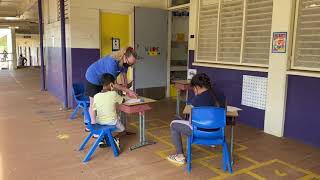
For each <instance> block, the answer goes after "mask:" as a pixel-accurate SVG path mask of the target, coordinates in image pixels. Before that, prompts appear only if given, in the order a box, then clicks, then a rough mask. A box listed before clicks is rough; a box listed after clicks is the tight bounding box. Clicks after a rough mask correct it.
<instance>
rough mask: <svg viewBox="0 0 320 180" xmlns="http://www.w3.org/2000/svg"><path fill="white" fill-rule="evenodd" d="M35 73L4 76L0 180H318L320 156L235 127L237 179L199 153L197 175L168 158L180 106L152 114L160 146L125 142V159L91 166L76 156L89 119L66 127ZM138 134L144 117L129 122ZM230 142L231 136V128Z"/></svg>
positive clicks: (101, 157)
mask: <svg viewBox="0 0 320 180" xmlns="http://www.w3.org/2000/svg"><path fill="white" fill-rule="evenodd" d="M39 73H40V71H39V70H38V69H35V68H27V69H22V70H16V71H0V102H1V104H0V179H3V180H21V179H26V180H27V179H28V180H29V179H30V180H41V179H46V180H51V179H57V180H58V179H59V180H61V179H66V180H67V179H68V180H71V179H75V180H79V179H86V180H89V179H90V180H91V179H92V180H96V179H101V180H102V179H168V180H169V179H221V178H226V179H246V180H247V179H272V180H273V179H286V180H291V179H310V180H311V179H314V180H315V179H319V178H320V176H319V175H320V151H319V149H317V148H315V147H311V146H308V145H305V144H302V143H299V142H296V141H294V140H290V139H286V138H277V137H274V136H271V135H267V134H265V133H263V132H262V131H260V130H257V129H255V128H252V127H249V126H246V125H243V124H241V123H237V124H236V126H235V153H234V166H233V170H234V172H233V174H229V173H226V172H223V171H222V161H221V149H220V147H217V148H212V147H210V148H208V147H202V146H194V147H193V154H194V156H193V159H192V161H193V169H192V172H191V173H190V174H188V172H187V171H186V170H185V166H183V167H178V166H176V165H174V164H172V163H171V162H169V161H167V160H166V159H165V158H166V156H167V155H168V154H170V153H173V152H174V150H173V145H172V143H171V139H170V130H169V123H170V122H171V120H172V118H173V115H174V112H175V101H174V100H171V99H166V100H161V101H160V102H157V103H155V104H153V105H152V108H153V110H152V111H150V112H148V113H147V114H146V120H147V123H146V129H147V138H148V139H152V140H154V141H156V142H157V144H155V145H150V146H146V147H143V148H140V149H137V150H133V151H129V150H128V147H130V146H131V145H133V144H135V143H136V142H137V141H138V135H137V134H136V135H127V136H124V137H123V138H121V144H122V146H121V149H122V150H121V151H122V152H121V154H120V156H119V157H117V158H115V157H114V156H113V154H112V151H111V149H110V148H98V149H97V151H96V152H95V153H94V155H93V156H92V159H91V160H90V161H89V162H88V163H87V164H84V163H82V160H83V158H84V156H85V154H86V152H88V149H89V147H90V145H91V143H92V142H93V140H91V141H90V143H89V146H87V148H85V150H84V152H79V151H78V148H79V145H80V144H81V142H82V140H83V139H84V138H85V136H86V133H85V132H84V125H83V118H82V116H81V115H80V114H79V115H78V116H77V118H76V119H74V120H72V121H68V119H69V116H70V114H71V111H64V110H62V106H61V103H59V101H58V100H57V99H56V98H55V97H54V96H52V95H50V94H49V93H48V92H40V90H39V81H40V79H39V77H40V76H39ZM128 123H129V129H130V131H132V132H138V131H137V129H138V117H137V116H129V118H128ZM226 134H227V138H229V135H230V131H229V128H227V132H226Z"/></svg>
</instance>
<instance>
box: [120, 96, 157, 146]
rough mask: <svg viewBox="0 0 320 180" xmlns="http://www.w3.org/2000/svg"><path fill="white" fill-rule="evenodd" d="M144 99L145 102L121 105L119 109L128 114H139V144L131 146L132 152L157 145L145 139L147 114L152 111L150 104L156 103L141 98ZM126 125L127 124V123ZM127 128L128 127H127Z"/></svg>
mask: <svg viewBox="0 0 320 180" xmlns="http://www.w3.org/2000/svg"><path fill="white" fill-rule="evenodd" d="M139 98H140V99H143V100H144V101H143V102H138V103H132V104H127V103H123V104H120V105H119V107H118V109H119V110H120V111H121V112H123V113H126V114H135V113H139V143H137V144H136V145H133V146H131V147H130V148H129V149H130V150H131V151H132V150H134V149H138V148H140V147H143V146H147V145H151V144H155V143H156V142H153V141H147V140H146V137H145V112H146V111H149V110H151V109H152V108H151V107H150V106H149V104H150V103H153V102H156V101H155V100H153V99H149V98H144V97H139ZM125 124H126V123H125ZM125 127H126V125H125Z"/></svg>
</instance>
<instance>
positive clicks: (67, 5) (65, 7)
mask: <svg viewBox="0 0 320 180" xmlns="http://www.w3.org/2000/svg"><path fill="white" fill-rule="evenodd" d="M69 7H70V6H69V0H64V17H65V19H69ZM57 8H58V21H60V14H61V13H60V0H57Z"/></svg>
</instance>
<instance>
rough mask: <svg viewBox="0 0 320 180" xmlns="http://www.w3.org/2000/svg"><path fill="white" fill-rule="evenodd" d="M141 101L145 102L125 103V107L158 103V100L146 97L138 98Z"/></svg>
mask: <svg viewBox="0 0 320 180" xmlns="http://www.w3.org/2000/svg"><path fill="white" fill-rule="evenodd" d="M138 98H139V99H143V102H137V103H130V104H129V103H123V105H125V106H137V105H142V104H149V103H153V102H156V100H154V99H150V98H146V97H141V96H139V97H138Z"/></svg>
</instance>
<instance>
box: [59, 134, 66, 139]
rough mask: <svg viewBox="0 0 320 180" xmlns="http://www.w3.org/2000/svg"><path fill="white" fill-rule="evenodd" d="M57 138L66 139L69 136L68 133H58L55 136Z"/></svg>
mask: <svg viewBox="0 0 320 180" xmlns="http://www.w3.org/2000/svg"><path fill="white" fill-rule="evenodd" d="M57 138H58V139H68V138H69V135H68V134H59V135H58V136H57Z"/></svg>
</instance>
